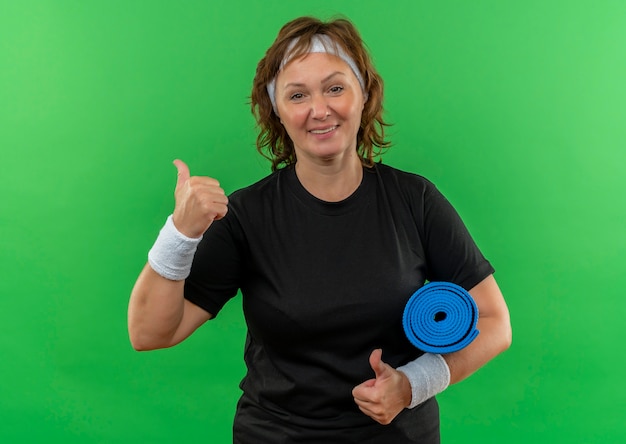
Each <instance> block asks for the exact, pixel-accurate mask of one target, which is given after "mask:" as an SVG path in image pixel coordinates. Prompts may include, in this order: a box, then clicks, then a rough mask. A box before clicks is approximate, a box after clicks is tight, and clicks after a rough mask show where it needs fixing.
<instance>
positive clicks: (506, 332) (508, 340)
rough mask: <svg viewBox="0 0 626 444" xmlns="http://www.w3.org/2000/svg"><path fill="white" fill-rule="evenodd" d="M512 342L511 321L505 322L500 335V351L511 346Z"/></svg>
mask: <svg viewBox="0 0 626 444" xmlns="http://www.w3.org/2000/svg"><path fill="white" fill-rule="evenodd" d="M512 342H513V330H512V328H511V323H510V322H507V323H506V325H505V326H504V328H503V332H502V335H501V343H500V348H501V350H500V353H502V352H505V351H507V350H508V349H509V348H511V344H512Z"/></svg>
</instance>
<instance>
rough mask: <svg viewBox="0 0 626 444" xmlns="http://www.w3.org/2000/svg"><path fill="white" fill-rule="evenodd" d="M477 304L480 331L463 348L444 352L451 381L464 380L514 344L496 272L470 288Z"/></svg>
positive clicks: (507, 311)
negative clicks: (447, 352) (495, 275)
mask: <svg viewBox="0 0 626 444" xmlns="http://www.w3.org/2000/svg"><path fill="white" fill-rule="evenodd" d="M469 293H470V294H471V295H472V298H473V299H474V301H476V305H477V306H478V326H477V328H478V330H479V332H480V333H479V334H478V336H477V337H476V339H474V341H472V343H471V344H469V345H468V346H467V347H465V348H464V349H462V350H459V351H457V352H454V353H449V354H445V355H443V357H444V359H445V360H446V363H447V364H448V367H449V368H450V384H454V383H456V382H459V381H462V380H463V379H465V378H467V377H468V376H469V375H471V374H472V373H474V372H475V371H476V370H478V369H479V368H480V367H482V366H483V365H485V364H486V363H487V362H489V361H490V360H491V359H493V358H495V357H496V356H497V355H499V354H500V353H502V352H503V351H505V350H506V349H508V348H509V346H510V345H511V338H512V334H511V321H510V318H509V309H508V308H507V305H506V302H505V301H504V297H503V296H502V292H501V291H500V287H498V284H497V282H496V280H495V279H494V277H493V275H489V276H487V277H486V278H485V279H483V280H482V281H481V282H480V283H479V284H478V285H476V286H475V287H473V288H472V289H471V290H469Z"/></svg>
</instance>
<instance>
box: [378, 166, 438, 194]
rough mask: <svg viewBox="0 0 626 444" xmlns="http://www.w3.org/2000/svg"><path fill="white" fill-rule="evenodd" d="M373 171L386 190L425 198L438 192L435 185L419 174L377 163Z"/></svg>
mask: <svg viewBox="0 0 626 444" xmlns="http://www.w3.org/2000/svg"><path fill="white" fill-rule="evenodd" d="M372 170H373V171H375V172H376V174H377V175H378V177H379V180H380V181H381V183H382V184H383V185H384V186H385V187H386V188H388V189H389V188H392V189H393V188H396V191H398V192H401V193H403V194H404V193H408V194H410V195H415V194H418V195H422V196H424V195H426V194H430V193H431V192H433V191H436V187H435V184H434V183H432V182H431V181H430V180H428V179H427V178H426V177H424V176H422V175H420V174H417V173H412V172H409V171H404V170H400V169H398V168H395V167H392V166H389V165H386V164H383V163H377V164H376V165H374V167H373V168H372ZM390 191H391V190H390Z"/></svg>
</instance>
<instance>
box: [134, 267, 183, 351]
mask: <svg viewBox="0 0 626 444" xmlns="http://www.w3.org/2000/svg"><path fill="white" fill-rule="evenodd" d="M184 285H185V281H172V280H168V279H166V278H164V277H162V276H160V275H159V274H157V273H156V272H155V271H154V270H153V269H152V268H151V267H150V265H148V264H146V266H145V267H144V269H143V271H142V272H141V274H140V275H139V277H138V278H137V282H136V283H135V286H134V288H133V291H132V293H131V296H130V302H129V304H128V332H129V336H130V341H131V344H132V345H133V347H134V348H135V349H136V350H152V349H156V348H164V347H168V346H170V345H173V341H174V336H175V334H176V332H177V330H178V328H179V327H180V325H181V321H182V319H183V314H184V306H185V303H184Z"/></svg>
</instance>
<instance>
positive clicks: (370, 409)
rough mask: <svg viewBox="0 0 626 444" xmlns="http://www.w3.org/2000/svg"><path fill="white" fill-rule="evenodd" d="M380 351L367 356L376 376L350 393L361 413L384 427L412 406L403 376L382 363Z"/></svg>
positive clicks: (409, 387)
mask: <svg viewBox="0 0 626 444" xmlns="http://www.w3.org/2000/svg"><path fill="white" fill-rule="evenodd" d="M382 354H383V351H382V350H381V349H376V350H374V351H373V352H372V354H371V355H370V365H371V366H372V370H374V373H375V375H376V377H375V378H374V379H369V380H367V381H365V382H363V383H362V384H359V385H357V386H356V387H355V388H354V389H353V390H352V396H354V402H356V404H357V406H359V409H361V411H362V412H363V413H365V414H366V415H367V416H369V417H370V418H372V419H374V420H375V421H377V422H379V423H381V424H383V425H387V424H389V423H390V422H391V421H393V419H394V418H395V417H396V416H397V415H398V414H399V413H400V412H401V411H402V410H404V408H405V407H407V406H408V405H409V404H410V403H411V384H410V383H409V380H408V379H407V377H406V375H405V374H404V373H402V372H399V371H397V370H396V369H394V368H393V367H391V366H390V365H389V364H386V363H385V362H383V360H382Z"/></svg>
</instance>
